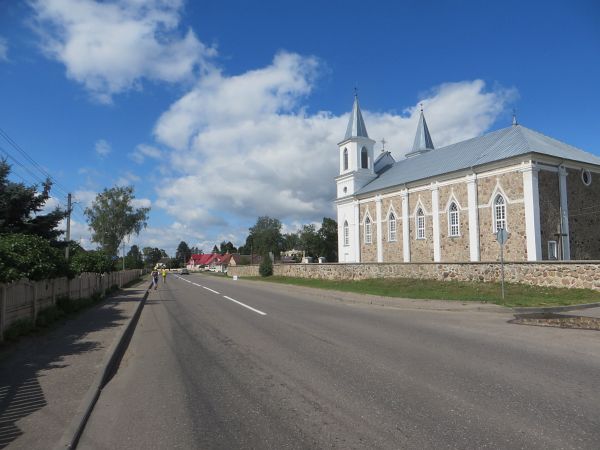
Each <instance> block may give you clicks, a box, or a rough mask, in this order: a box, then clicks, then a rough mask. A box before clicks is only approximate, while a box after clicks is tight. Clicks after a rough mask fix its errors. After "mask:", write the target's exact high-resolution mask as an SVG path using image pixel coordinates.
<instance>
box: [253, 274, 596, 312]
mask: <svg viewBox="0 0 600 450" xmlns="http://www.w3.org/2000/svg"><path fill="white" fill-rule="evenodd" d="M244 279H247V280H250V279H254V280H261V281H269V282H273V283H282V284H293V285H296V286H306V287H313V288H318V289H330V290H336V291H343V292H355V293H358V294H370V295H380V296H384V297H400V298H412V299H424V300H458V301H476V302H483V303H494V304H496V305H501V306H508V307H517V306H518V307H527V306H563V305H578V304H582V303H595V302H600V292H597V291H592V290H590V289H566V288H552V287H541V286H528V285H525V284H516V283H505V285H504V287H505V298H504V299H502V295H501V292H500V283H478V282H473V283H468V282H460V281H437V280H414V279H409V278H373V279H368V280H356V281H351V280H320V279H312V278H291V277H280V276H272V277H266V278H261V277H248V278H246V277H244Z"/></svg>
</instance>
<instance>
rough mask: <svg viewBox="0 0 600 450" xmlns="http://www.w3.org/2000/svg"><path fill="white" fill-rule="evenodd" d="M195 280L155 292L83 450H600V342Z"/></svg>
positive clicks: (171, 281)
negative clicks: (498, 449) (576, 449)
mask: <svg viewBox="0 0 600 450" xmlns="http://www.w3.org/2000/svg"><path fill="white" fill-rule="evenodd" d="M184 279H185V280H187V281H183V280H182V279H180V278H176V277H175V276H169V278H168V281H167V284H166V285H163V284H162V283H161V285H160V289H159V290H158V291H152V293H151V294H150V296H149V298H148V303H147V304H146V306H145V308H144V311H143V313H142V316H141V318H140V322H139V324H138V327H137V329H136V332H135V334H134V336H133V338H132V340H131V343H130V346H129V349H128V351H127V353H126V355H125V356H124V359H123V362H122V363H121V367H120V368H119V371H118V372H117V374H116V375H115V377H114V378H113V379H112V381H111V382H110V383H109V384H108V385H107V386H106V388H105V389H104V390H103V392H102V395H101V397H100V399H99V401H98V403H97V405H96V408H95V410H94V412H93V414H92V416H91V418H90V421H89V422H88V425H87V427H86V429H85V431H84V434H83V436H82V439H81V441H80V444H79V448H86V449H87V448H93V449H113V448H128V449H133V448H139V449H150V448H202V449H216V448H219V449H236V448H257V449H263V448H264V449H283V448H344V449H349V448H369V449H371V448H409V449H421V448H436V449H439V448H510V449H514V448H527V449H534V448H540V449H541V448H543V449H550V448H589V449H592V448H593V449H597V448H600V391H599V389H600V388H599V387H598V381H599V380H600V333H597V332H594V331H581V330H563V329H555V328H543V327H530V326H523V325H515V324H510V323H508V320H509V319H510V318H511V315H510V314H507V313H502V312H497V311H494V310H483V311H473V310H470V309H468V308H466V309H465V310H460V308H458V309H459V310H454V311H445V310H439V309H438V310H428V309H416V308H417V306H418V307H425V308H427V304H426V303H424V302H420V303H418V304H417V303H414V302H413V303H406V304H402V303H401V302H400V307H398V308H392V307H382V306H374V305H368V304H364V305H362V304H356V303H346V302H340V301H336V300H334V299H332V298H330V297H328V296H327V295H324V296H323V297H321V296H320V295H317V294H315V293H314V292H312V291H308V290H306V289H296V288H292V287H288V286H283V285H270V284H269V285H268V284H266V283H257V282H252V281H241V280H240V281H236V282H234V281H232V280H231V279H221V278H217V277H211V276H207V275H189V276H184ZM438 305H439V304H438ZM249 308H253V309H249Z"/></svg>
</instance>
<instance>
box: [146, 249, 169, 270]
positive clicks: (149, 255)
mask: <svg viewBox="0 0 600 450" xmlns="http://www.w3.org/2000/svg"><path fill="white" fill-rule="evenodd" d="M142 253H143V254H144V262H145V263H146V266H148V267H154V266H155V265H156V263H158V262H159V261H160V259H161V258H163V253H164V250H161V249H159V248H156V247H154V248H152V247H144V249H143V250H142Z"/></svg>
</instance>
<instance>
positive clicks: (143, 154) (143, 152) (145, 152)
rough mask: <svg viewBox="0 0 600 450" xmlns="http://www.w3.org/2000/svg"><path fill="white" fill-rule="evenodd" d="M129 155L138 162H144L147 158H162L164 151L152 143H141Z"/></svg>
mask: <svg viewBox="0 0 600 450" xmlns="http://www.w3.org/2000/svg"><path fill="white" fill-rule="evenodd" d="M129 157H130V158H131V159H132V160H134V161H135V162H136V163H138V164H142V163H143V162H144V161H145V160H146V158H151V159H161V158H162V157H163V153H162V152H161V151H160V150H159V149H158V148H156V147H153V146H151V145H146V144H140V145H138V146H137V147H136V148H135V150H134V151H133V152H131V153H130V154H129Z"/></svg>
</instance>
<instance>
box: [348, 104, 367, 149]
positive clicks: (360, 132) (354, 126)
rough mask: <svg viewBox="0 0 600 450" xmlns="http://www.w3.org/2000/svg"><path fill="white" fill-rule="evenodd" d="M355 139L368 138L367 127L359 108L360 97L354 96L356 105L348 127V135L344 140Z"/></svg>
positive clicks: (353, 106) (353, 107)
mask: <svg viewBox="0 0 600 450" xmlns="http://www.w3.org/2000/svg"><path fill="white" fill-rule="evenodd" d="M353 137H366V138H368V137H369V135H368V134H367V127H366V126H365V121H364V120H363V117H362V113H361V112H360V106H358V96H356V95H355V96H354V104H353V105H352V113H350V120H348V127H347V128H346V135H345V136H344V140H347V139H351V138H353Z"/></svg>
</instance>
